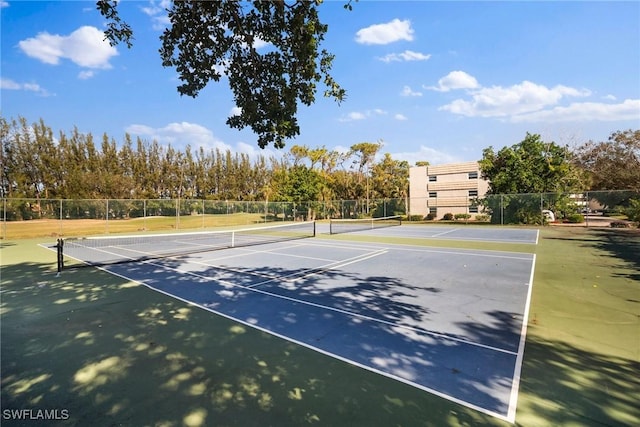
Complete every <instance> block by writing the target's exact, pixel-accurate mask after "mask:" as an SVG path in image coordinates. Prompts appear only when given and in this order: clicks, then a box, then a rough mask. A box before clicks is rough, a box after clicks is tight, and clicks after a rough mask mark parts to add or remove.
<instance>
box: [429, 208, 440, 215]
mask: <svg viewBox="0 0 640 427" xmlns="http://www.w3.org/2000/svg"><path fill="white" fill-rule="evenodd" d="M429 213H430V214H437V213H438V208H429Z"/></svg>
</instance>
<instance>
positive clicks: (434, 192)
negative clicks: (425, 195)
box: [429, 191, 438, 197]
mask: <svg viewBox="0 0 640 427" xmlns="http://www.w3.org/2000/svg"><path fill="white" fill-rule="evenodd" d="M429 197H438V192H436V191H430V192H429Z"/></svg>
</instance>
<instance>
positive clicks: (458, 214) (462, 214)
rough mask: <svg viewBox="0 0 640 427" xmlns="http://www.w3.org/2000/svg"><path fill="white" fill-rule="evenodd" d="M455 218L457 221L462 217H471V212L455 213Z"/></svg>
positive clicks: (465, 218)
mask: <svg viewBox="0 0 640 427" xmlns="http://www.w3.org/2000/svg"><path fill="white" fill-rule="evenodd" d="M454 218H455V219H456V221H457V220H460V219H464V220H467V219H469V218H471V214H468V213H457V214H455V215H454Z"/></svg>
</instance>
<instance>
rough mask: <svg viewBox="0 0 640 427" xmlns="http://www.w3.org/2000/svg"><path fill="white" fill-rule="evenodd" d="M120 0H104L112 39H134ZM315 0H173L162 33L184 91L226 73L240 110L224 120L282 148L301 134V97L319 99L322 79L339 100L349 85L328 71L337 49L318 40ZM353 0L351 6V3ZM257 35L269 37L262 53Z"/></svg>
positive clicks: (322, 28)
mask: <svg viewBox="0 0 640 427" xmlns="http://www.w3.org/2000/svg"><path fill="white" fill-rule="evenodd" d="M118 3H119V2H118V1H117V0H99V1H98V2H97V8H98V10H99V11H100V13H101V14H102V15H103V16H104V17H105V18H106V19H107V30H106V31H105V35H106V37H107V39H108V40H109V41H110V43H111V44H112V45H115V44H117V43H120V42H124V43H126V44H127V45H128V46H129V47H131V45H132V43H133V40H134V36H133V29H132V28H131V27H130V26H129V25H128V24H127V23H126V22H125V21H123V20H122V19H121V17H120V15H119V13H118ZM321 3H322V1H321V0H316V1H284V0H280V1H259V0H254V1H244V2H243V1H236V0H217V1H195V0H193V1H176V2H172V4H171V6H170V8H169V9H168V18H169V26H168V28H166V29H165V30H164V32H163V34H162V35H161V37H160V40H161V42H162V46H161V48H160V56H161V59H162V64H163V66H165V67H175V69H176V71H177V72H178V75H179V78H180V80H181V82H182V83H181V84H180V85H179V86H178V92H179V93H180V94H181V95H188V96H191V97H196V96H197V95H198V93H199V92H200V91H201V90H202V89H203V88H204V87H205V86H206V85H207V84H208V83H209V82H211V81H214V82H218V81H219V80H220V79H221V78H222V76H223V75H224V76H226V77H227V78H228V81H229V87H230V89H231V91H232V93H233V96H234V100H235V103H236V106H237V107H239V108H240V112H239V114H237V115H233V116H231V117H229V118H228V119H227V125H229V126H230V127H232V128H237V129H242V128H245V127H250V128H251V129H252V130H253V131H254V133H255V134H256V135H257V137H258V145H259V146H260V147H261V148H265V147H267V146H268V145H270V144H273V145H274V146H275V147H276V148H283V147H284V146H285V140H286V139H288V138H292V137H295V136H296V135H299V134H300V126H299V124H298V119H297V112H298V103H302V104H304V105H307V106H308V105H311V104H313V103H314V102H315V96H316V92H317V84H318V83H322V84H324V86H325V88H326V89H325V91H324V95H325V96H326V97H332V98H334V99H335V100H336V101H338V102H341V101H342V100H343V99H344V98H345V96H346V95H345V90H344V89H342V88H341V87H340V85H339V84H338V83H337V82H336V81H335V80H334V78H333V77H332V76H331V74H330V71H331V67H332V62H333V59H334V55H332V54H330V53H329V52H328V51H327V50H325V49H322V48H321V43H322V41H323V40H324V36H325V34H326V32H327V29H328V26H327V25H326V24H323V23H322V22H321V21H320V18H319V16H318V7H319V6H320V4H321ZM350 7H351V6H350V2H349V3H348V7H347V9H349V10H350ZM258 43H260V44H263V45H264V44H266V46H265V48H264V49H262V50H264V53H263V52H262V50H259V49H258V48H257V46H258Z"/></svg>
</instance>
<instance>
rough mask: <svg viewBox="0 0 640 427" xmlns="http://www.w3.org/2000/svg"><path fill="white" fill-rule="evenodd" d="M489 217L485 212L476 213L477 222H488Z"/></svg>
mask: <svg viewBox="0 0 640 427" xmlns="http://www.w3.org/2000/svg"><path fill="white" fill-rule="evenodd" d="M490 219H491V217H490V216H489V215H486V214H480V215H476V221H479V222H489V220H490Z"/></svg>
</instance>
